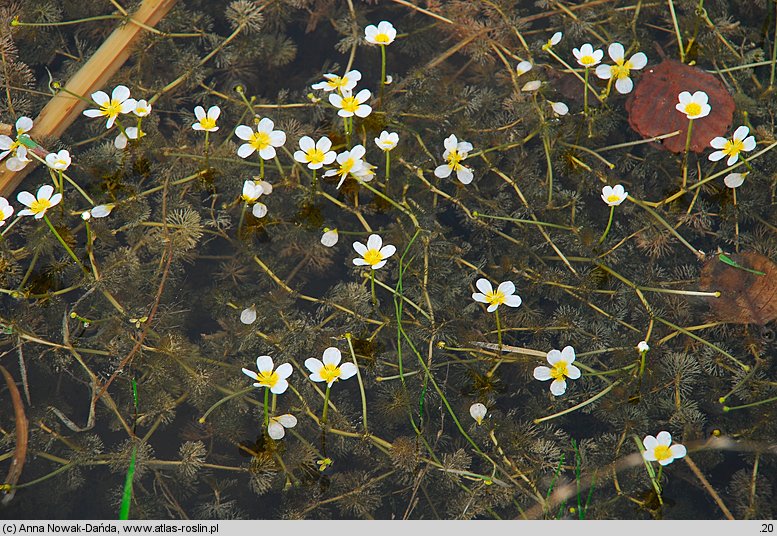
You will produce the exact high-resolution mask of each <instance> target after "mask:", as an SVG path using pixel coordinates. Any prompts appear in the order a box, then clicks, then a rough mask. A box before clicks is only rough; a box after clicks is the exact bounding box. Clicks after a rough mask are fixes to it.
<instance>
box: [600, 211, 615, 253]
mask: <svg viewBox="0 0 777 536" xmlns="http://www.w3.org/2000/svg"><path fill="white" fill-rule="evenodd" d="M613 214H615V206H614V205H612V206H610V219H609V220H607V227H606V228H605V229H604V233H603V234H602V237H601V238H600V239H599V242H598V244H601V243H602V242H604V239H605V238H607V233H609V232H610V227H611V226H612V215H613Z"/></svg>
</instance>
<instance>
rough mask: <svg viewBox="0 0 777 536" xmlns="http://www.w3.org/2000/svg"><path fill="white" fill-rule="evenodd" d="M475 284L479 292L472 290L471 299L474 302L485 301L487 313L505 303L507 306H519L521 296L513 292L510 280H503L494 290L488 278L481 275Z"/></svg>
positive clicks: (513, 285) (513, 286)
mask: <svg viewBox="0 0 777 536" xmlns="http://www.w3.org/2000/svg"><path fill="white" fill-rule="evenodd" d="M475 286H476V287H477V289H478V290H479V291H480V292H473V293H472V299H473V300H475V301H476V302H480V303H487V304H488V309H486V311H488V312H489V313H493V312H494V311H496V310H497V308H498V307H499V306H500V305H502V304H505V305H507V306H508V307H519V306H520V305H521V303H522V300H521V297H520V296H519V295H518V294H516V293H515V284H514V283H513V282H512V281H503V282H501V283H499V286H498V287H497V288H496V290H494V287H493V286H492V285H491V282H490V281H489V280H488V279H485V278H483V277H481V278H480V279H478V280H477V281H475Z"/></svg>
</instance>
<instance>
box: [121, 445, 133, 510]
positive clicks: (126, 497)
mask: <svg viewBox="0 0 777 536" xmlns="http://www.w3.org/2000/svg"><path fill="white" fill-rule="evenodd" d="M136 454H137V447H132V457H131V458H130V464H129V468H128V469H127V478H125V479H124V494H123V495H122V497H121V510H119V519H129V512H130V504H131V503H132V479H133V478H135V455H136Z"/></svg>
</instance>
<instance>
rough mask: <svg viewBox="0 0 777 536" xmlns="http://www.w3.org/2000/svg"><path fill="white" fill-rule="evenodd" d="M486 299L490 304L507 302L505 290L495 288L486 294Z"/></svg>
mask: <svg viewBox="0 0 777 536" xmlns="http://www.w3.org/2000/svg"><path fill="white" fill-rule="evenodd" d="M486 301H487V302H488V304H489V305H502V304H503V303H504V302H505V295H504V292H502V291H501V290H493V291H491V292H489V293H488V294H486Z"/></svg>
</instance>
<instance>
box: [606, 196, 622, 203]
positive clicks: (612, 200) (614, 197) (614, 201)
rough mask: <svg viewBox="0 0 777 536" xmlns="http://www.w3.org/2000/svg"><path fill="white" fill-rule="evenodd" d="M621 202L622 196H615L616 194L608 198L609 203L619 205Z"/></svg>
mask: <svg viewBox="0 0 777 536" xmlns="http://www.w3.org/2000/svg"><path fill="white" fill-rule="evenodd" d="M620 200H621V198H620V196H618V195H615V194H610V195H608V196H607V202H608V203H617V202H618V201H620Z"/></svg>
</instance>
